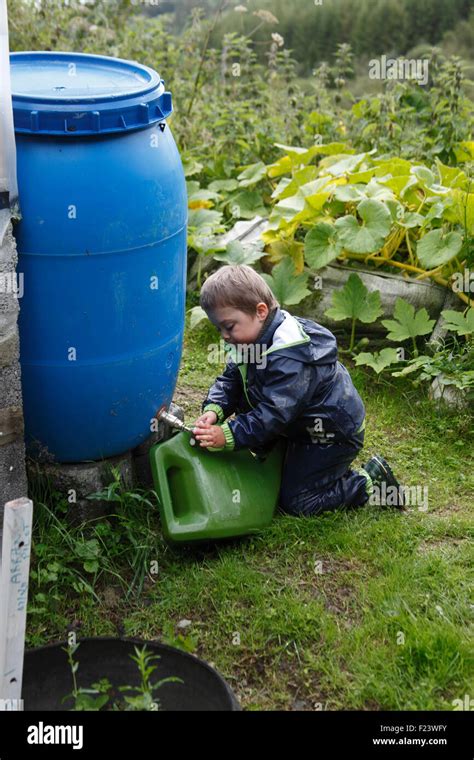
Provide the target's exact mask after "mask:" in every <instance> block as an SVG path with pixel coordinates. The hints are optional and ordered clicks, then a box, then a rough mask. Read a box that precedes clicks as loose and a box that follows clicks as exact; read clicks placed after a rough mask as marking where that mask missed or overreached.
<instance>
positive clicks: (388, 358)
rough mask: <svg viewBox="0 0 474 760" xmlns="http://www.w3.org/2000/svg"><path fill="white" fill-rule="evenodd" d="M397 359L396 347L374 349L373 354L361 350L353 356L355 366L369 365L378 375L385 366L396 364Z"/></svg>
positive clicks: (398, 358) (398, 359)
mask: <svg viewBox="0 0 474 760" xmlns="http://www.w3.org/2000/svg"><path fill="white" fill-rule="evenodd" d="M399 361H400V357H399V352H398V351H397V349H396V348H383V349H382V350H381V351H380V352H378V351H375V352H374V353H373V354H372V353H369V352H361V353H360V354H357V356H356V358H355V363H356V366H358V367H359V366H367V367H370V368H371V369H373V370H374V372H376V373H377V375H380V373H381V372H383V371H384V370H385V369H387V367H391V366H393V365H394V364H398V363H399Z"/></svg>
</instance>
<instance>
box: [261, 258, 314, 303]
mask: <svg viewBox="0 0 474 760" xmlns="http://www.w3.org/2000/svg"><path fill="white" fill-rule="evenodd" d="M262 277H263V278H264V280H265V281H266V283H267V285H268V286H269V287H270V288H271V290H272V292H273V294H274V295H275V298H276V299H277V300H278V301H279V302H280V304H282V306H284V305H288V306H289V305H291V304H296V303H299V302H300V301H302V300H303V298H306V296H309V295H311V291H310V290H308V288H307V287H306V283H307V281H308V275H307V274H299V275H295V264H294V261H293V259H291V258H289V257H287V258H285V259H283V261H281V262H280V263H279V264H277V265H276V266H274V267H273V269H272V273H271V274H262Z"/></svg>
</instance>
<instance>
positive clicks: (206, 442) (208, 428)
mask: <svg viewBox="0 0 474 760" xmlns="http://www.w3.org/2000/svg"><path fill="white" fill-rule="evenodd" d="M210 414H214V412H210ZM193 433H194V435H195V437H196V439H197V440H198V441H199V445H200V446H204V447H208V446H212V447H214V446H216V447H219V446H225V436H224V433H223V432H222V428H221V427H220V426H219V425H206V424H202V423H200V422H199V420H198V421H197V423H196V427H194V428H193Z"/></svg>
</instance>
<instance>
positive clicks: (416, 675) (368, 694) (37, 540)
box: [27, 325, 474, 710]
mask: <svg viewBox="0 0 474 760" xmlns="http://www.w3.org/2000/svg"><path fill="white" fill-rule="evenodd" d="M217 340H218V335H217V332H216V331H215V330H214V329H213V328H212V326H211V325H204V326H201V327H199V328H197V329H196V330H195V332H194V333H190V332H189V331H187V332H186V338H185V347H184V353H183V359H182V364H181V370H180V375H179V379H178V385H177V389H176V393H175V398H174V400H175V402H176V403H178V404H179V405H180V406H181V407H182V408H183V409H184V412H185V418H186V420H187V421H193V420H194V419H195V418H196V416H197V415H198V414H199V413H200V407H201V403H202V400H203V399H204V397H205V394H206V391H207V389H208V387H209V386H210V385H211V383H212V382H213V380H214V378H215V376H216V375H217V374H218V373H219V372H220V369H221V368H220V367H219V366H216V365H215V364H210V363H209V362H208V361H207V354H208V349H207V347H208V345H209V344H210V343H215V342H216V341H217ZM342 361H344V362H345V359H344V357H342ZM347 366H348V367H349V369H350V371H351V374H352V376H353V378H354V382H355V384H356V386H357V388H358V390H359V392H360V394H361V396H362V398H363V400H364V403H365V405H366V409H367V429H366V439H365V441H366V445H365V449H364V451H363V456H362V457H360V458H359V460H358V462H357V463H356V464H360V463H362V461H364V460H366V459H367V458H368V457H369V456H370V455H371V454H373V453H374V452H376V451H378V452H381V453H382V454H384V455H385V456H386V457H387V459H388V461H389V462H390V463H391V464H393V468H394V470H395V472H396V474H397V475H398V476H399V478H400V480H401V482H402V483H405V484H407V485H416V486H420V487H421V488H422V489H423V488H424V487H425V486H427V487H428V509H427V511H423V510H420V509H419V508H418V507H417V506H411V507H409V508H408V509H407V510H406V511H405V512H403V513H400V512H398V511H396V510H391V509H387V508H380V507H376V506H370V507H363V508H361V509H357V510H352V511H350V510H341V511H339V512H337V513H326V514H324V515H322V516H320V517H315V518H292V517H284V516H281V515H278V516H277V517H276V518H275V520H274V521H273V523H272V525H271V526H270V527H269V528H268V529H266V530H265V531H262V532H261V533H260V534H259V535H258V536H254V537H251V538H244V539H238V540H232V541H230V540H229V541H226V542H221V543H217V544H209V545H208V544H206V545H201V546H195V547H193V546H184V547H178V548H175V547H171V546H168V545H166V544H165V543H164V541H163V540H162V537H161V532H160V526H159V518H158V515H157V511H156V507H155V503H156V502H155V500H154V496H153V494H152V493H151V494H150V493H149V494H148V495H146V496H145V495H142V496H143V498H139V497H137V495H136V494H135V496H134V495H133V494H127V493H123V492H121V491H120V489H118V490H117V491H115V493H116V498H117V502H116V514H117V515H118V516H117V518H115V519H114V524H113V526H112V525H109V524H108V523H107V522H104V521H101V522H100V523H97V524H95V525H94V526H92V527H91V526H89V527H86V528H85V529H74V530H66V529H65V523H64V518H63V516H62V510H63V509H64V507H63V505H62V504H61V502H60V500H59V499H57V497H56V496H55V495H54V494H51V493H48V492H47V490H45V488H44V486H42V489H43V490H41V489H39V486H37V488H38V489H39V490H37V491H36V492H35V496H33V495H32V498H35V523H36V524H35V534H34V547H33V556H32V579H31V588H30V611H29V616H28V631H27V644H28V645H29V646H34V645H40V644H43V643H47V642H49V641H55V640H64V639H65V638H66V633H67V631H68V630H75V631H76V632H77V634H78V636H79V637H81V636H92V635H117V634H118V635H127V636H134V637H140V638H144V639H161V640H163V641H165V642H167V643H171V644H174V645H177V646H182V647H184V648H187V649H188V650H190V651H193V652H194V653H195V654H197V655H198V656H201V657H203V658H204V659H206V660H208V661H209V662H211V663H212V664H213V665H215V667H216V668H217V669H218V670H219V671H220V672H221V673H222V674H223V675H224V677H225V678H226V679H227V680H228V682H229V684H230V685H231V686H232V688H233V689H234V691H235V693H236V695H237V696H238V698H239V700H240V701H241V704H242V706H243V707H244V708H246V709H250V710H262V709H263V710H269V709H283V710H292V709H293V710H294V709H306V710H314V709H330V710H334V709H336V710H337V709H363V710H377V709H385V710H397V709H399V710H433V709H442V710H451V709H453V705H452V700H454V699H463V698H464V695H465V694H470V695H472V694H473V693H474V684H473V682H472V673H473V668H472V651H473V648H472V637H471V636H470V630H469V625H470V620H471V617H472V608H473V605H472V604H470V600H469V588H470V586H471V585H472V582H471V583H470V578H469V571H470V568H471V567H472V550H471V549H472V544H471V543H470V540H469V539H470V535H471V534H472V502H473V493H474V477H473V472H474V467H473V454H472V452H473V424H472V423H473V417H472V415H468V414H467V413H466V412H464V413H460V412H453V411H448V410H445V411H439V410H437V409H436V408H435V407H434V406H433V405H432V404H431V403H430V402H429V401H428V400H427V399H426V391H425V390H420V389H415V388H413V387H412V386H411V385H409V384H408V383H407V382H401V381H400V382H393V381H392V382H391V384H386V383H381V382H376V381H375V379H374V377H375V376H374V375H371V374H369V371H367V372H365V371H363V370H361V369H358V368H356V369H354V368H353V367H352V366H351V364H350V362H349V361H348V362H347ZM152 562H154V563H156V564H155V566H154V567H155V570H156V569H157V572H153V573H150V572H149V568H150V566H151V564H150V563H152ZM84 565H86V568H85V567H84ZM189 621H190V622H189ZM178 624H180V625H178ZM78 657H79V660H80V649H79V652H78Z"/></svg>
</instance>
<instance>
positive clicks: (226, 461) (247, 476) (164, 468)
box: [150, 421, 286, 542]
mask: <svg viewBox="0 0 474 760" xmlns="http://www.w3.org/2000/svg"><path fill="white" fill-rule="evenodd" d="M178 422H180V421H178ZM180 427H181V430H182V432H180V433H176V434H175V435H173V436H172V437H171V438H169V439H168V440H166V441H162V442H161V443H157V444H155V446H152V447H151V448H150V464H151V470H152V474H153V480H154V484H155V490H156V492H157V494H158V498H159V510H160V516H161V521H162V525H163V533H164V536H165V538H166V539H167V540H169V541H173V542H187V541H203V540H209V539H215V538H229V537H232V536H242V535H246V534H249V533H254V532H256V531H258V530H259V529H261V528H265V527H266V526H267V525H269V524H270V522H271V521H272V518H273V515H274V513H275V509H276V506H277V502H278V494H279V490H280V482H281V470H282V466H283V457H284V454H285V449H286V446H285V441H284V439H283V438H279V439H278V440H277V441H276V443H275V445H274V446H273V448H272V450H271V451H270V453H269V454H268V456H267V457H266V459H265V460H261V459H259V458H257V456H256V455H255V454H252V452H251V451H250V450H249V449H242V450H240V451H206V449H205V448H204V447H201V446H199V445H194V446H192V445H191V443H190V438H189V435H188V433H189V432H190V430H191V429H190V428H186V427H185V426H184V425H183V423H180ZM186 431H187V432H186Z"/></svg>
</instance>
